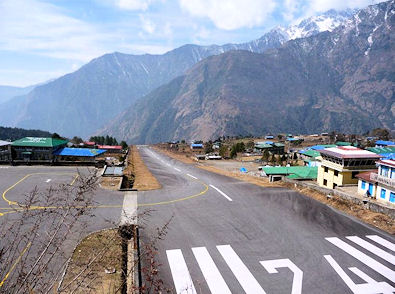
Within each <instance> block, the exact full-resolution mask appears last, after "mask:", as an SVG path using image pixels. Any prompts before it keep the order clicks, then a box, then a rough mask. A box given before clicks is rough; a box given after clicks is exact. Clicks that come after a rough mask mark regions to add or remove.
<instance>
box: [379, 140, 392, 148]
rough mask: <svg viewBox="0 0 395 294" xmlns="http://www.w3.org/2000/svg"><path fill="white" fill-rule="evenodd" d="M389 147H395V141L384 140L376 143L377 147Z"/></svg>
mask: <svg viewBox="0 0 395 294" xmlns="http://www.w3.org/2000/svg"><path fill="white" fill-rule="evenodd" d="M388 146H395V142H394V141H384V140H378V141H376V147H388Z"/></svg>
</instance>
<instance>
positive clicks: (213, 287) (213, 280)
mask: <svg viewBox="0 0 395 294" xmlns="http://www.w3.org/2000/svg"><path fill="white" fill-rule="evenodd" d="M192 251H193V254H194V255H195V258H196V261H197V262H198V264H199V267H200V269H201V271H202V273H203V276H204V278H205V280H206V282H207V285H208V287H209V288H210V291H211V293H212V294H231V293H232V292H230V290H229V288H228V285H226V283H225V281H224V278H223V277H222V275H221V274H220V272H219V270H218V268H217V266H216V265H215V263H214V261H213V259H212V258H211V256H210V254H209V253H208V251H207V249H206V247H195V248H192Z"/></svg>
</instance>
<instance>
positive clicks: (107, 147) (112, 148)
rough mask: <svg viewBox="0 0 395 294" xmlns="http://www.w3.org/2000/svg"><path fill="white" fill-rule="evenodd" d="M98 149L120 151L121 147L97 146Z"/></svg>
mask: <svg viewBox="0 0 395 294" xmlns="http://www.w3.org/2000/svg"><path fill="white" fill-rule="evenodd" d="M97 148H99V149H110V150H122V146H110V145H99V146H97Z"/></svg>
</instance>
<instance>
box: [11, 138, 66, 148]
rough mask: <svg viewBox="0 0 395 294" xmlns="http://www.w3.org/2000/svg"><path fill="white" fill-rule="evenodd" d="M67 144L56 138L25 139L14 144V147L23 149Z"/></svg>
mask: <svg viewBox="0 0 395 294" xmlns="http://www.w3.org/2000/svg"><path fill="white" fill-rule="evenodd" d="M63 144H67V141H65V140H61V139H54V138H37V137H25V138H22V139H19V140H16V141H14V142H12V146H21V147H25V146H26V147H55V146H59V145H63Z"/></svg>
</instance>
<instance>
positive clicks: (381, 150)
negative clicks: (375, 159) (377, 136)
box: [366, 146, 395, 154]
mask: <svg viewBox="0 0 395 294" xmlns="http://www.w3.org/2000/svg"><path fill="white" fill-rule="evenodd" d="M366 149H367V150H369V151H371V152H373V153H376V154H387V153H395V146H388V147H368V148H366Z"/></svg>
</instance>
